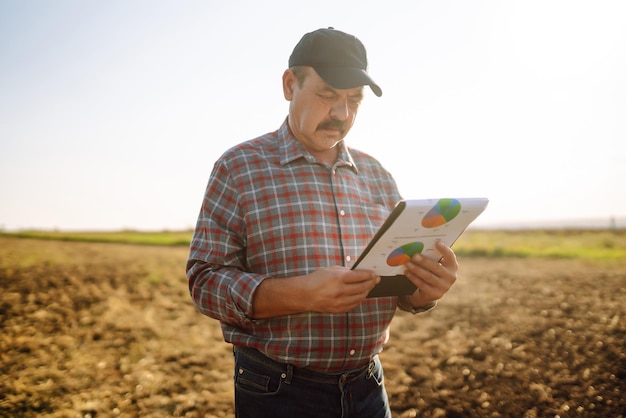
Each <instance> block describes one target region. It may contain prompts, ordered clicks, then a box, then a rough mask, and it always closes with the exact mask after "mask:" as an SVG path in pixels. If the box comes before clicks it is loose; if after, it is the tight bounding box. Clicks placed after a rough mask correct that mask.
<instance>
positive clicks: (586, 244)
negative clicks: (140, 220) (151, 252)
mask: <svg viewBox="0 0 626 418" xmlns="http://www.w3.org/2000/svg"><path fill="white" fill-rule="evenodd" d="M192 234H193V232H192V231H161V232H142V231H132V230H128V231H118V232H62V231H20V232H0V236H3V237H14V238H35V239H50V240H62V241H79V242H105V243H107V242H108V243H125V244H141V245H169V246H178V245H180V246H188V245H189V241H190V240H191V236H192ZM454 250H455V252H456V253H457V255H458V256H461V257H543V258H566V259H569V258H578V259H589V260H617V261H626V230H624V229H619V230H572V229H567V230H511V231H506V230H468V231H466V232H465V233H464V234H463V235H462V236H461V237H460V238H459V239H458V241H457V242H456V243H455V244H454Z"/></svg>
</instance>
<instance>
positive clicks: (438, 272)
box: [187, 28, 458, 418]
mask: <svg viewBox="0 0 626 418" xmlns="http://www.w3.org/2000/svg"><path fill="white" fill-rule="evenodd" d="M364 86H369V87H370V88H371V90H372V91H373V92H374V93H375V94H376V95H377V96H380V95H381V94H382V91H381V89H380V87H379V86H378V85H377V84H376V83H375V82H374V81H373V80H372V78H371V77H370V76H369V74H368V73H367V57H366V51H365V48H364V46H363V44H362V43H361V42H360V41H359V40H358V39H357V38H355V37H354V36H352V35H349V34H346V33H344V32H341V31H338V30H334V29H332V28H328V29H320V30H317V31H314V32H311V33H307V34H306V35H304V37H303V38H302V39H301V40H300V42H299V43H298V44H297V45H296V47H295V48H294V50H293V53H292V55H291V57H290V58H289V69H287V70H286V71H285V72H284V74H283V93H284V96H285V99H286V100H288V101H289V114H288V117H287V119H286V120H285V122H284V123H283V125H282V126H281V127H280V128H279V129H278V130H277V131H275V132H272V133H269V134H266V135H263V136H260V137H258V138H256V139H253V140H250V141H247V142H244V143H242V144H240V145H238V146H235V147H233V148H232V149H230V150H228V151H227V152H226V153H225V154H224V155H222V157H221V158H220V159H219V160H218V161H217V162H216V163H215V166H214V168H213V172H212V173H211V177H210V179H209V183H208V186H207V189H206V192H205V196H204V200H203V203H202V208H201V211H200V215H199V217H198V222H197V226H196V230H195V233H194V236H193V240H192V243H191V250H190V256H189V260H188V262H187V277H188V279H189V289H190V293H191V296H192V299H193V301H194V303H195V304H196V306H197V307H198V309H199V311H200V312H202V313H203V314H205V315H208V316H210V317H212V318H215V319H218V320H219V321H220V323H221V326H222V331H223V334H224V338H225V340H226V341H227V342H229V343H232V344H233V346H234V356H235V376H234V380H235V413H236V415H237V416H238V417H255V418H258V417H265V416H267V417H272V418H276V417H325V418H327V417H390V416H391V413H390V409H389V404H388V399H387V395H386V392H385V388H384V385H383V372H382V367H381V365H380V361H379V359H378V353H379V352H380V351H381V350H382V348H383V345H384V344H385V342H386V341H387V338H388V329H389V324H390V322H391V319H392V317H393V315H394V313H395V311H396V308H400V309H403V310H408V311H412V312H423V311H426V310H429V309H431V308H432V307H434V305H435V303H436V301H437V300H438V299H440V298H441V297H442V296H443V295H444V294H445V293H446V292H447V291H448V289H449V288H450V286H451V285H452V284H453V283H454V281H455V280H456V271H457V267H458V266H457V261H456V257H455V255H454V253H453V252H452V250H451V249H450V248H448V247H447V246H445V245H444V244H440V245H439V250H440V251H441V253H442V254H443V258H442V259H441V260H440V261H439V262H436V261H433V260H429V259H426V258H425V257H422V256H420V255H416V256H415V257H414V258H413V259H412V260H411V261H410V262H408V263H407V264H406V275H407V277H408V278H409V279H410V280H411V281H412V282H413V283H414V284H415V285H416V286H417V289H418V290H416V291H415V293H413V294H412V295H410V296H401V297H381V298H366V296H367V295H368V293H369V292H370V290H372V288H373V287H374V286H375V285H376V284H377V283H378V282H379V281H380V278H379V277H378V276H377V275H376V274H375V273H374V272H372V271H362V270H350V267H351V266H352V265H353V264H354V262H355V261H356V259H357V257H358V256H359V254H360V253H361V252H362V251H363V249H364V248H365V246H366V245H367V243H368V242H369V240H370V239H371V238H372V237H373V235H374V234H375V232H376V231H377V229H378V228H379V227H380V226H381V224H382V223H383V221H384V220H385V219H386V217H387V215H388V214H389V213H390V211H391V209H392V208H393V207H394V206H395V204H396V203H397V202H398V201H399V200H400V199H401V197H400V194H399V192H398V190H397V187H396V183H395V181H394V180H393V178H392V176H391V175H390V174H389V173H388V172H387V171H386V170H385V169H384V168H383V167H382V166H381V165H380V163H379V162H378V161H376V160H375V159H373V158H372V157H371V156H369V155H367V154H365V153H363V152H360V151H357V150H355V149H352V148H348V147H347V145H346V144H345V143H344V141H343V139H344V137H345V136H346V135H347V133H348V132H349V131H350V128H351V127H352V124H353V123H354V120H355V117H356V114H357V111H358V109H359V106H360V105H361V101H362V100H363V96H364Z"/></svg>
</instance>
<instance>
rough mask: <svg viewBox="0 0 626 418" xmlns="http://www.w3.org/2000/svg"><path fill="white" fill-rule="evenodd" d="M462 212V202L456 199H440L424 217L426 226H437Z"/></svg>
mask: <svg viewBox="0 0 626 418" xmlns="http://www.w3.org/2000/svg"><path fill="white" fill-rule="evenodd" d="M460 212H461V203H460V202H459V201H458V200H456V199H439V201H438V202H437V203H436V204H435V206H433V208H432V209H431V210H429V211H428V213H426V215H425V216H424V219H422V226H423V227H425V228H437V227H438V226H442V225H445V224H446V223H448V222H450V221H451V220H452V219H454V218H455V217H456V216H457V215H458V214H459V213H460Z"/></svg>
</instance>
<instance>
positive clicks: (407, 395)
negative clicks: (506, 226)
mask: <svg viewBox="0 0 626 418" xmlns="http://www.w3.org/2000/svg"><path fill="white" fill-rule="evenodd" d="M186 256H187V249H186V248H184V247H156V246H152V247H151V246H138V245H123V244H94V243H72V242H61V241H38V240H32V239H15V238H0V416H3V417H4V416H6V417H170V416H186V417H232V416H233V407H232V404H233V388H232V351H231V348H230V346H229V345H227V344H226V343H224V342H223V340H222V336H221V332H220V329H219V325H218V323H217V322H215V321H214V320H211V319H209V318H206V317H203V316H202V315H200V314H199V313H198V312H197V311H196V310H195V308H194V307H193V305H192V303H191V300H190V298H189V294H188V290H187V284H186V279H185V275H184V265H185V260H186ZM460 262H461V271H460V277H459V281H458V282H457V284H456V285H455V286H454V287H453V289H452V290H451V291H450V293H449V294H448V295H447V296H446V298H445V299H443V300H442V301H441V302H440V304H439V306H438V307H437V308H436V309H435V310H433V311H431V312H429V313H427V314H423V315H418V316H415V317H414V316H410V315H408V314H404V313H401V312H400V313H398V315H397V316H396V318H395V319H394V322H393V323H392V328H391V340H390V342H389V344H388V345H387V347H386V349H385V351H384V352H383V353H382V355H381V358H382V361H383V365H384V366H385V378H386V386H387V390H388V392H389V396H390V401H391V405H392V410H393V413H394V417H557V416H558V417H624V416H626V348H625V345H626V266H625V264H624V263H623V262H613V263H609V262H603V263H598V262H590V261H583V260H548V259H518V258H499V259H488V258H467V259H463V258H462V259H461V260H460Z"/></svg>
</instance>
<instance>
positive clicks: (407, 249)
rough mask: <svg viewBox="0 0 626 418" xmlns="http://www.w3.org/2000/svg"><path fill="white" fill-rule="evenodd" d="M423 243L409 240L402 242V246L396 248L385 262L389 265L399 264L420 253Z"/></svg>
mask: <svg viewBox="0 0 626 418" xmlns="http://www.w3.org/2000/svg"><path fill="white" fill-rule="evenodd" d="M423 249H424V244H423V243H421V242H411V243H409V244H404V245H403V246H402V247H399V248H396V249H395V250H393V251H392V252H391V254H389V256H388V257H387V264H388V265H390V266H391V267H396V266H401V265H403V264H405V263H406V262H407V261H409V260H410V259H411V257H413V255H415V254H418V253H421V252H422V250H423Z"/></svg>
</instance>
